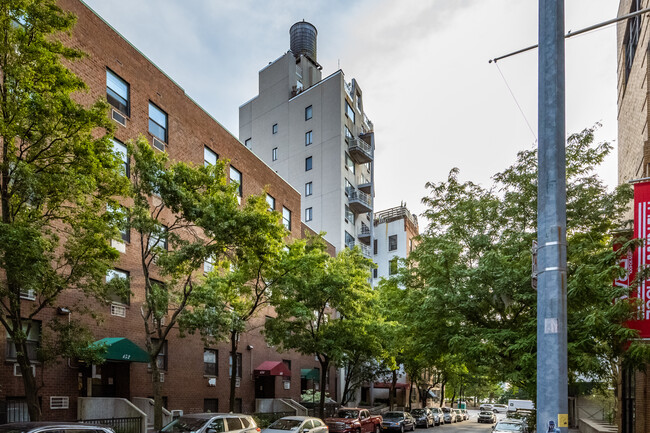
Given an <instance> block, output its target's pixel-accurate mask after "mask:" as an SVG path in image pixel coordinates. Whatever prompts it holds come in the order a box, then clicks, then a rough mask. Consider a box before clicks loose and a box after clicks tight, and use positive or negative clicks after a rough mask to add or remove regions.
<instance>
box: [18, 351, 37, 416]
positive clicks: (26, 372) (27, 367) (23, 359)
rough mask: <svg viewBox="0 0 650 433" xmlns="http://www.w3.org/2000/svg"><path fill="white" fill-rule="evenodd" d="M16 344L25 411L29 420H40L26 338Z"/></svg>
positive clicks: (34, 379)
mask: <svg viewBox="0 0 650 433" xmlns="http://www.w3.org/2000/svg"><path fill="white" fill-rule="evenodd" d="M15 344H16V352H17V354H18V355H17V356H16V361H17V362H18V365H19V366H20V374H22V375H23V386H24V387H25V400H26V401H27V411H28V412H29V420H30V421H40V420H41V406H40V405H39V404H38V390H37V387H36V378H35V377H34V375H33V374H32V362H31V361H30V359H29V355H28V352H27V340H26V339H22V341H21V342H15Z"/></svg>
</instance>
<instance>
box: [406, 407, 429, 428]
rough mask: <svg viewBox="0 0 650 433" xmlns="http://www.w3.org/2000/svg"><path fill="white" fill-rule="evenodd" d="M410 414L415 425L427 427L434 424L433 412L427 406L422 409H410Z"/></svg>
mask: <svg viewBox="0 0 650 433" xmlns="http://www.w3.org/2000/svg"><path fill="white" fill-rule="evenodd" d="M411 415H412V416H413V418H415V425H416V426H418V427H424V428H429V427H431V426H432V425H433V424H434V421H433V414H432V413H431V410H430V409H429V408H427V407H425V408H423V409H413V410H411Z"/></svg>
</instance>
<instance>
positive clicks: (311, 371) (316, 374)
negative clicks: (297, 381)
mask: <svg viewBox="0 0 650 433" xmlns="http://www.w3.org/2000/svg"><path fill="white" fill-rule="evenodd" d="M300 377H302V378H305V379H312V380H315V381H316V382H318V381H320V370H319V369H317V368H301V369H300Z"/></svg>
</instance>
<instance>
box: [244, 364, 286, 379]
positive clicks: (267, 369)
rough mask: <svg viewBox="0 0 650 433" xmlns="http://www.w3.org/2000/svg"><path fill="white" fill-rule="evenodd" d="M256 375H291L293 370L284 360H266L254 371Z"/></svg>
mask: <svg viewBox="0 0 650 433" xmlns="http://www.w3.org/2000/svg"><path fill="white" fill-rule="evenodd" d="M253 374H254V375H255V376H289V377H291V372H290V371H289V369H288V368H287V366H286V365H284V362H282V361H264V362H263V363H261V364H260V365H258V366H257V368H256V369H255V371H254V372H253Z"/></svg>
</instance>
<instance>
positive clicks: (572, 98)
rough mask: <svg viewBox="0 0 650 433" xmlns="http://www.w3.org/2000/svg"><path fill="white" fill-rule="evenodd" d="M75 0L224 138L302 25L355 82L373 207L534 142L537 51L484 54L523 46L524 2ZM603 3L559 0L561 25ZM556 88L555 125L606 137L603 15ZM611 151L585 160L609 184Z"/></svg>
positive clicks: (478, 175) (609, 13)
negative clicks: (367, 124) (559, 114)
mask: <svg viewBox="0 0 650 433" xmlns="http://www.w3.org/2000/svg"><path fill="white" fill-rule="evenodd" d="M85 1H86V3H87V4H88V5H89V6H90V7H91V8H92V9H93V10H95V12H97V13H98V14H99V15H100V16H101V17H102V18H103V19H104V20H106V21H107V22H108V23H109V24H110V25H111V26H113V27H114V28H115V29H116V30H117V31H118V32H120V33H121V34H122V35H123V36H124V37H125V38H126V39H128V40H129V41H130V42H131V43H132V44H133V45H134V46H135V47H136V48H138V49H139V50H140V51H141V52H142V53H143V54H144V55H146V56H147V57H148V58H149V59H150V60H151V61H153V62H154V63H155V64H156V65H157V66H158V67H159V68H161V69H162V70H163V71H164V72H165V73H166V74H167V75H169V76H170V77H171V78H172V79H173V80H174V81H176V83H178V84H179V85H180V86H181V87H182V88H183V89H184V90H185V92H186V93H187V94H188V95H189V96H190V97H192V98H193V99H194V100H195V101H196V102H197V103H198V104H199V105H201V107H203V109H204V110H206V111H207V112H208V113H210V114H211V115H212V116H213V117H214V118H216V119H217V120H218V121H219V122H220V123H221V124H222V125H223V126H224V127H225V128H226V129H228V130H229V131H230V132H231V133H232V134H233V135H234V136H237V135H238V131H239V119H238V117H239V111H238V110H239V106H240V105H242V104H243V103H244V102H246V101H248V100H249V99H251V98H252V97H254V96H256V95H257V93H258V92H257V89H258V72H259V70H260V69H262V68H263V67H265V66H266V65H267V64H268V63H269V62H272V61H274V60H275V59H277V58H278V57H280V56H281V55H282V54H284V53H285V52H286V51H288V50H289V28H290V27H291V25H292V24H293V23H295V22H297V21H301V20H303V19H304V20H306V21H308V22H311V23H312V24H314V25H315V26H316V28H317V29H318V42H317V43H318V62H319V63H320V64H321V65H322V66H323V76H327V75H329V74H331V73H333V72H335V71H336V70H337V69H339V68H340V69H342V70H343V72H344V73H345V77H346V80H347V81H351V79H352V78H355V79H356V80H357V81H358V83H359V85H360V86H361V88H362V89H363V95H364V110H365V112H366V115H367V116H368V118H369V119H370V120H371V121H372V122H373V124H374V128H375V143H376V150H375V206H374V208H375V211H377V210H382V209H386V208H390V207H393V206H398V205H399V204H400V203H402V202H405V203H406V205H407V206H408V208H409V209H410V210H411V212H413V213H415V214H420V213H422V212H423V211H424V209H425V207H424V206H423V205H422V203H421V199H422V197H424V196H426V195H427V194H428V192H427V188H426V187H425V185H426V183H427V182H442V181H444V180H445V179H446V178H447V176H448V174H449V171H450V170H451V169H452V168H454V167H458V168H459V169H460V179H461V180H471V181H473V182H477V183H481V184H483V185H485V186H489V185H490V184H491V177H492V176H493V175H494V174H495V173H498V172H500V171H502V170H503V169H505V168H507V167H508V166H509V165H510V164H512V163H513V162H514V161H515V158H516V154H517V151H519V150H522V149H530V148H532V147H533V146H536V142H535V135H537V51H536V50H534V51H530V52H527V53H523V54H519V55H516V56H513V57H510V58H508V59H503V60H501V61H499V62H498V68H497V66H495V64H494V63H491V64H490V63H488V60H489V59H491V58H494V57H498V56H500V55H503V54H506V53H510V52H512V51H515V50H518V49H520V48H524V47H527V46H530V45H533V44H536V43H537V19H538V11H537V3H538V2H536V1H531V0H527V1H522V0H399V1H397V0H310V1H302V0H301V1H297V0H237V1H232V0H184V1H181V0H156V1H153V0H110V1H107V0H85ZM617 10H618V1H616V0H565V28H566V30H567V31H569V30H572V31H576V30H579V29H582V28H584V27H587V26H590V25H592V24H596V23H600V22H603V21H606V20H609V19H612V18H615V17H616V14H617ZM501 74H503V77H505V80H504V78H502V76H501ZM509 88H510V90H509ZM566 88H567V91H566V130H567V135H568V134H570V133H572V132H578V131H580V130H582V129H584V128H587V127H591V126H593V125H594V124H595V123H600V124H602V126H601V127H600V128H599V130H598V132H597V134H596V139H597V140H598V141H609V142H612V143H613V144H614V145H616V135H617V126H616V115H617V110H616V27H615V25H612V26H608V27H606V28H604V29H600V30H597V31H593V32H590V33H587V34H585V35H580V36H576V37H573V38H570V39H568V40H567V41H566ZM511 91H512V94H514V98H513V96H512V95H511V93H510V92H511ZM518 106H519V107H521V110H520V109H519V108H518ZM522 112H523V114H522ZM529 125H530V126H529ZM531 129H532V131H531ZM616 159H617V157H616V149H615V150H614V151H613V153H612V154H611V155H610V157H609V158H608V159H607V160H606V161H605V163H604V164H603V166H602V167H601V168H600V169H599V174H600V175H601V177H602V178H603V179H604V180H605V181H606V183H607V184H608V185H611V186H614V185H616V181H617V173H616V170H617V164H616Z"/></svg>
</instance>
